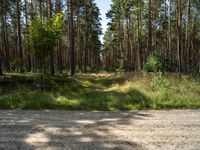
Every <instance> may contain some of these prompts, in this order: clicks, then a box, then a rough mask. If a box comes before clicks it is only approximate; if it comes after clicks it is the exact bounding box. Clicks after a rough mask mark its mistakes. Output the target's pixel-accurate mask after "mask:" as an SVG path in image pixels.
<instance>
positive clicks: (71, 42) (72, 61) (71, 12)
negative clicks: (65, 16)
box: [70, 0, 75, 76]
mask: <svg viewBox="0 0 200 150" xmlns="http://www.w3.org/2000/svg"><path fill="white" fill-rule="evenodd" d="M73 11H74V10H73V0H70V51H71V53H70V55H71V59H70V63H71V76H73V75H74V74H75V62H74V52H75V51H74V42H75V39H74V38H75V37H74V18H73V17H74V15H73V13H74V12H73Z"/></svg>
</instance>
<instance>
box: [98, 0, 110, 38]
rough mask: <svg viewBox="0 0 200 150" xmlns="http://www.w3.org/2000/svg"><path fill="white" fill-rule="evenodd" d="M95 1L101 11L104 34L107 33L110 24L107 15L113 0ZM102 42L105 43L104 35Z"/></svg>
mask: <svg viewBox="0 0 200 150" xmlns="http://www.w3.org/2000/svg"><path fill="white" fill-rule="evenodd" d="M95 1H96V3H97V6H98V7H99V9H100V13H101V18H102V21H101V24H102V29H103V33H105V31H106V29H107V23H108V20H107V19H106V13H107V11H108V10H109V9H110V4H111V0H95ZM101 41H102V42H103V35H102V36H101Z"/></svg>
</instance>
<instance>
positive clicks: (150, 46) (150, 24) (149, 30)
mask: <svg viewBox="0 0 200 150" xmlns="http://www.w3.org/2000/svg"><path fill="white" fill-rule="evenodd" d="M147 51H148V52H147V53H148V56H150V55H151V53H152V22H151V0H149V5H148V45H147Z"/></svg>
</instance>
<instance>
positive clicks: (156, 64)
mask: <svg viewBox="0 0 200 150" xmlns="http://www.w3.org/2000/svg"><path fill="white" fill-rule="evenodd" d="M143 71H144V72H154V73H156V72H162V71H164V59H163V57H162V56H161V55H160V54H159V53H158V52H155V53H153V54H152V55H151V56H150V57H149V59H148V60H147V62H146V64H145V65H144V68H143Z"/></svg>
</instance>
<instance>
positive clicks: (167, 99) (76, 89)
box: [0, 73, 200, 111]
mask: <svg viewBox="0 0 200 150" xmlns="http://www.w3.org/2000/svg"><path fill="white" fill-rule="evenodd" d="M0 108H1V109H17V108H19V109H59V110H87V111H93V110H101V111H116V110H141V109H166V108H170V109H171V108H178V109H198V108H200V80H199V77H198V76H195V77H193V76H186V75H182V76H181V77H180V76H178V75H176V74H168V75H160V74H157V75H155V74H154V75H128V74H125V73H124V74H106V73H101V74H79V75H76V76H75V77H73V78H70V77H65V76H56V77H45V91H44V92H41V90H40V82H39V76H37V75H35V76H32V74H25V75H20V74H6V75H4V76H3V77H0Z"/></svg>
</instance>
